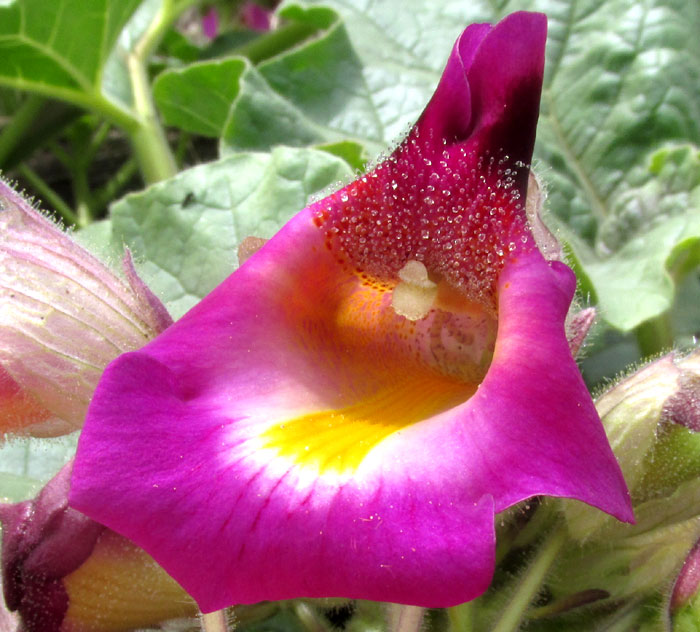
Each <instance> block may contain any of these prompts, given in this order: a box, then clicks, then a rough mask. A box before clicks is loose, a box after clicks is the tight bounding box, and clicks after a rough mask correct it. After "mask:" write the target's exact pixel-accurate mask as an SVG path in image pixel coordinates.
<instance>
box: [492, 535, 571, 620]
mask: <svg viewBox="0 0 700 632" xmlns="http://www.w3.org/2000/svg"><path fill="white" fill-rule="evenodd" d="M567 535H568V534H567V530H566V525H565V524H563V523H560V524H559V525H558V526H557V527H555V528H554V529H553V530H552V531H550V532H549V534H548V535H547V536H545V541H544V543H543V544H542V546H541V548H540V550H539V551H538V552H537V554H536V555H535V558H534V559H533V560H532V562H531V563H530V565H529V566H528V568H527V569H526V570H525V573H524V575H523V576H522V577H521V578H520V583H519V584H518V587H517V588H516V590H515V593H514V594H513V596H512V598H511V599H510V601H509V602H508V603H507V604H506V605H505V608H504V609H503V611H502V612H501V615H500V617H499V618H498V619H497V620H496V622H495V624H494V625H493V627H492V628H491V632H515V631H516V630H518V628H519V627H520V622H521V621H522V620H523V618H524V616H525V613H526V612H527V611H528V609H529V608H530V605H531V603H532V601H533V600H534V598H535V597H536V596H537V593H538V592H539V590H540V589H541V587H542V583H543V582H544V580H545V579H546V577H547V575H548V573H549V570H550V569H551V567H552V564H553V563H554V560H555V559H556V557H557V555H558V553H559V551H560V550H561V548H562V546H563V545H564V543H565V542H566V540H567Z"/></svg>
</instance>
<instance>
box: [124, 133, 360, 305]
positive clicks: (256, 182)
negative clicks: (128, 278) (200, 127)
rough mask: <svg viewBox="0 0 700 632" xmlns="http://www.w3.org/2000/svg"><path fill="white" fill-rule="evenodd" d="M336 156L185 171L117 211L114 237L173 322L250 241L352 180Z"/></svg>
mask: <svg viewBox="0 0 700 632" xmlns="http://www.w3.org/2000/svg"><path fill="white" fill-rule="evenodd" d="M350 176H351V170H350V168H349V167H348V166H347V164H346V163H345V162H344V161H342V160H341V159H339V158H336V157H334V156H331V155H330V154H328V153H326V152H322V151H316V150H312V149H293V148H288V147H278V148H276V149H275V150H274V151H272V153H244V154H234V155H231V156H228V157H226V158H223V159H221V160H219V161H217V162H212V163H209V164H205V165H200V166H198V167H194V168H192V169H189V170H188V171H183V172H182V173H180V174H178V175H177V176H176V177H174V178H172V179H170V180H167V181H165V182H162V183H159V184H157V185H154V186H152V187H150V188H149V189H147V190H146V191H144V192H142V193H136V194H132V195H128V196H127V197H125V198H124V199H123V200H121V201H120V202H118V203H117V204H115V205H114V206H113V207H112V239H113V241H114V242H115V243H116V244H118V245H121V244H126V245H128V246H129V247H130V248H131V249H132V251H133V253H134V255H135V257H136V259H137V261H138V260H139V259H141V260H142V261H143V263H142V265H141V266H140V272H141V273H142V274H143V276H144V279H145V280H146V281H147V282H148V284H149V285H150V286H151V287H152V288H153V289H154V291H155V292H156V293H158V294H159V296H160V297H161V298H162V299H163V300H164V301H165V303H166V305H167V306H168V308H169V310H170V312H171V313H172V315H173V316H174V317H176V318H177V317H178V316H180V315H182V314H183V313H184V312H185V311H186V310H187V309H189V308H190V307H191V306H192V305H193V304H194V303H195V302H196V301H197V300H198V299H200V298H201V297H203V296H204V295H205V294H207V293H208V292H209V291H211V290H212V289H213V288H214V287H215V286H216V285H217V284H218V283H220V282H221V281H223V279H224V278H226V277H227V276H228V275H229V274H230V273H231V272H232V271H233V270H234V268H235V267H236V265H237V255H236V251H237V247H238V245H239V244H240V242H241V241H242V240H243V239H244V238H245V237H248V236H256V237H263V238H269V237H271V236H272V235H273V234H274V233H275V232H276V231H277V230H278V229H279V227H280V226H281V225H282V224H283V223H284V222H285V221H287V220H288V219H289V218H290V217H291V216H292V215H293V214H294V213H295V212H297V211H299V210H301V209H302V208H303V207H304V206H306V205H307V204H308V202H309V199H310V197H311V196H312V195H314V194H316V193H317V192H319V191H321V190H323V189H326V188H327V187H329V186H332V185H337V184H338V183H339V182H342V181H347V180H348V179H349V178H350Z"/></svg>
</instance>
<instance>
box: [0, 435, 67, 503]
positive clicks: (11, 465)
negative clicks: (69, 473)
mask: <svg viewBox="0 0 700 632" xmlns="http://www.w3.org/2000/svg"><path fill="white" fill-rule="evenodd" d="M79 434H80V433H79V432H74V433H73V434H70V435H66V436H64V437H59V438H56V439H34V438H27V439H12V440H10V441H8V442H7V443H5V444H3V445H0V499H2V498H8V499H9V500H11V501H13V502H16V501H19V500H24V499H26V498H32V497H33V496H34V495H35V493H36V491H37V490H38V488H39V487H40V486H42V485H43V484H45V483H47V482H48V481H49V480H50V479H51V478H53V477H54V475H55V474H56V473H57V472H58V470H60V469H61V468H62V467H63V466H64V465H65V464H66V463H68V461H69V460H70V459H71V458H72V457H73V455H74V454H75V448H76V446H77V445H78V436H79ZM0 502H1V501H0Z"/></svg>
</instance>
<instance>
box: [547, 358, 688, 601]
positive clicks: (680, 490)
mask: <svg viewBox="0 0 700 632" xmlns="http://www.w3.org/2000/svg"><path fill="white" fill-rule="evenodd" d="M699 406H700V350H695V351H694V352H692V353H690V354H689V355H687V356H682V355H680V354H677V353H672V354H669V355H666V356H664V357H662V358H659V359H658V360H656V361H655V362H652V363H651V364H649V365H648V366H646V367H644V368H642V369H640V370H639V371H637V372H635V373H633V374H632V375H630V376H628V377H627V378H625V379H624V380H622V381H621V382H620V383H619V384H617V385H616V386H614V387H613V388H611V389H610V390H608V391H607V392H606V393H604V394H603V395H602V396H601V397H600V398H599V399H598V400H597V402H596V408H597V409H598V412H599V413H600V416H601V419H602V420H603V424H604V426H605V429H606V432H607V434H608V437H609V439H610V443H611V445H612V448H613V451H614V452H615V456H616V457H617V459H618V461H619V463H620V466H621V468H622V471H623V473H624V475H625V480H626V481H627V484H628V485H629V488H630V492H631V495H632V500H633V504H634V510H635V518H636V524H635V525H621V524H618V523H615V522H614V521H612V520H608V519H607V518H606V517H605V516H603V515H601V514H598V513H597V512H595V511H593V510H592V509H591V508H589V507H586V506H584V505H581V504H580V503H573V502H569V501H564V505H565V515H566V518H567V521H568V525H569V530H570V533H571V535H572V536H573V537H574V539H576V540H578V541H579V543H580V544H581V545H582V546H581V547H578V548H572V549H571V550H570V551H567V552H566V553H565V555H564V556H563V557H562V560H561V563H560V571H559V576H558V579H557V582H556V590H561V591H562V594H571V593H574V592H579V591H582V590H590V589H593V588H595V589H602V590H605V591H607V592H608V593H609V594H610V597H611V598H612V599H621V598H626V597H629V596H632V595H639V594H642V593H646V592H656V591H659V590H662V591H665V590H668V589H669V587H670V584H671V582H672V581H673V578H675V576H676V574H677V573H678V570H679V568H680V566H681V565H682V564H683V561H684V559H685V558H686V555H687V554H688V550H689V549H690V548H691V547H692V546H693V544H694V543H695V542H696V541H697V539H698V537H700V433H699V432H698V429H699V428H700V414H699Z"/></svg>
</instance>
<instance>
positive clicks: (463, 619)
mask: <svg viewBox="0 0 700 632" xmlns="http://www.w3.org/2000/svg"><path fill="white" fill-rule="evenodd" d="M447 620H448V621H449V632H472V631H473V630H474V602H473V601H469V602H467V603H463V604H460V605H459V606H454V607H452V608H448V609H447Z"/></svg>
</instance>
